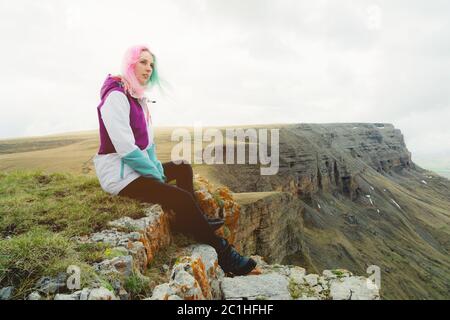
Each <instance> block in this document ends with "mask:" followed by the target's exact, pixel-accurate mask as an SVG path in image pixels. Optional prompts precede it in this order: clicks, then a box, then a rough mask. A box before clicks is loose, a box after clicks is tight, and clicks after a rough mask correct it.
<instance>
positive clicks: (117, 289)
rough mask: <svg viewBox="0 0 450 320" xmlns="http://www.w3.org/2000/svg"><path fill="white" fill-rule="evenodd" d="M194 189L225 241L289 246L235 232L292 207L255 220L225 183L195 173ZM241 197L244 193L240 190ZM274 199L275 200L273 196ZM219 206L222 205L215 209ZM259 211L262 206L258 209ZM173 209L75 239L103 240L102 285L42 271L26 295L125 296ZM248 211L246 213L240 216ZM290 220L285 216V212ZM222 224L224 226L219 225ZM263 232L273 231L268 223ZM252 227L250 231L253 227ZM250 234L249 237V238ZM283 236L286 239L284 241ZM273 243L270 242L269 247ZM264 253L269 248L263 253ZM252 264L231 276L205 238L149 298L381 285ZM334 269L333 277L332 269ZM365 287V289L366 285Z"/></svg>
mask: <svg viewBox="0 0 450 320" xmlns="http://www.w3.org/2000/svg"><path fill="white" fill-rule="evenodd" d="M195 182H196V194H197V197H198V200H199V203H200V205H201V206H202V207H203V208H204V211H205V213H206V214H208V215H211V216H217V215H218V214H219V212H222V213H223V215H224V217H223V218H225V220H226V223H225V226H224V227H223V228H222V230H220V232H221V233H222V234H223V235H224V236H226V237H227V238H228V239H229V241H232V242H235V245H236V246H241V247H242V248H243V249H244V250H246V251H250V250H261V247H260V246H261V245H263V246H264V245H268V244H270V243H278V245H279V247H278V249H279V250H282V248H284V247H285V246H288V242H283V241H281V239H282V235H281V234H280V235H278V236H276V237H271V236H269V237H267V236H264V235H263V234H262V233H261V237H259V238H258V237H256V238H253V240H248V243H244V242H242V237H240V233H242V232H243V230H247V229H248V225H247V226H246V227H245V228H243V227H242V226H241V224H243V223H245V224H248V223H253V225H254V226H255V230H256V229H258V228H259V229H261V226H263V227H265V228H267V229H270V228H271V226H270V223H272V222H276V221H284V220H286V219H285V218H287V217H288V215H292V217H294V216H295V214H296V213H297V211H298V209H299V208H297V207H293V208H285V209H286V210H283V211H284V212H285V214H284V217H283V216H281V215H282V213H281V215H280V211H279V210H278V211H277V210H275V208H276V207H272V208H270V207H269V208H266V209H267V210H266V214H265V215H261V217H259V218H260V219H259V220H258V217H256V218H257V219H256V220H255V221H253V222H251V221H250V220H246V219H242V216H241V215H240V213H241V205H240V204H239V203H238V202H236V201H235V199H234V198H233V196H232V194H231V193H230V192H229V190H228V189H227V188H223V187H222V188H218V189H216V188H213V186H212V185H211V184H210V183H209V182H208V181H207V180H206V179H204V178H201V177H200V176H198V175H196V176H195ZM286 197H287V198H289V197H292V195H290V194H288V193H280V192H274V193H271V194H267V195H266V197H262V199H264V198H267V203H272V204H273V205H275V206H278V205H280V204H281V203H282V202H283V201H285V200H286V199H287V198H286ZM244 198H245V201H244V200H243V202H244V204H245V203H246V201H247V203H255V205H256V206H259V205H260V201H258V200H257V199H255V198H254V197H251V196H247V197H244ZM241 200H242V197H241ZM277 201H278V202H277ZM219 208H224V210H219ZM263 210H264V209H263ZM171 215H172V212H164V210H162V208H161V206H159V205H152V206H150V207H149V208H148V209H147V210H146V216H145V217H143V218H140V219H131V218H129V217H123V218H121V219H118V220H115V221H111V222H110V223H109V224H108V225H109V227H110V229H107V230H103V231H101V232H97V233H94V234H91V235H89V236H86V237H78V238H74V240H75V241H77V242H79V243H84V244H86V243H103V244H105V245H107V246H108V248H107V249H106V252H105V253H107V255H108V256H110V258H109V259H106V260H104V261H102V262H100V263H95V264H94V266H93V267H94V270H95V272H96V273H97V274H98V275H99V276H101V278H102V279H108V285H109V286H110V288H107V287H106V286H105V285H104V283H102V281H101V280H100V281H99V280H95V281H94V282H93V283H92V284H91V285H90V286H88V287H85V288H83V289H82V290H77V291H73V292H67V293H59V292H61V291H63V292H64V291H67V288H65V281H66V278H67V275H65V276H64V275H62V276H64V277H59V276H58V277H57V278H55V279H53V278H49V277H46V278H43V279H41V281H40V282H39V283H38V285H37V288H38V290H37V291H35V292H33V293H32V294H30V296H29V297H28V299H29V300H40V299H42V298H43V297H42V296H41V294H43V295H44V296H45V297H49V296H52V295H53V297H54V299H55V300H117V299H129V298H130V295H129V293H128V292H126V290H125V285H124V281H125V280H126V279H127V278H129V277H131V276H133V275H134V276H137V277H143V278H145V276H144V275H143V274H144V273H145V270H146V268H147V266H148V264H149V263H150V262H151V261H152V259H154V257H155V255H156V254H157V252H158V251H159V250H160V249H161V248H163V247H164V246H167V245H169V244H170V243H171V242H172V237H171V233H170V221H171ZM246 217H247V218H251V216H250V215H248V216H246ZM288 220H289V219H288ZM223 229H226V231H224V230H223ZM266 231H267V232H266V235H272V234H273V233H271V232H269V231H268V230H266ZM253 233H254V232H251V234H253ZM250 238H251V237H249V238H248V239H250ZM288 241H289V240H288ZM271 248H274V247H273V246H272V247H271ZM268 254H269V252H268ZM253 258H254V259H255V260H256V261H257V263H258V265H257V268H255V270H253V271H252V273H251V274H250V275H247V276H243V277H234V278H230V277H228V276H226V275H225V274H224V272H223V270H222V269H221V268H220V266H219V264H218V258H217V253H216V251H215V250H214V249H213V248H212V247H210V246H208V245H201V244H197V245H190V246H188V247H186V248H181V251H180V254H179V256H178V258H177V260H176V262H175V264H174V265H173V267H172V269H171V270H168V275H169V277H168V279H170V280H169V282H167V283H162V284H159V285H158V286H156V287H155V288H154V290H153V292H152V295H151V296H150V297H148V299H149V300H212V299H214V300H218V299H227V300H228V299H229V300H235V299H245V300H255V299H283V300H290V299H379V297H380V295H379V290H378V288H376V287H370V283H369V282H368V280H367V279H366V278H362V277H353V275H352V274H351V273H350V272H348V271H346V270H344V271H339V272H336V273H333V272H332V271H325V272H324V273H323V275H321V276H318V275H314V274H308V275H306V271H305V269H303V268H301V267H298V266H292V265H290V266H282V265H269V264H267V263H266V262H265V261H264V259H263V258H262V257H260V256H253ZM336 274H338V275H339V276H336ZM366 287H367V288H366ZM60 289H63V290H60Z"/></svg>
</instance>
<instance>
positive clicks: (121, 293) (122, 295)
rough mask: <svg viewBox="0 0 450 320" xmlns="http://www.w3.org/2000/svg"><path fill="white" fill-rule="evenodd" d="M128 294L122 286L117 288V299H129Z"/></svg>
mask: <svg viewBox="0 0 450 320" xmlns="http://www.w3.org/2000/svg"><path fill="white" fill-rule="evenodd" d="M130 296H131V295H130V294H129V293H128V292H127V291H126V290H125V289H123V288H121V289H120V290H119V299H120V300H130Z"/></svg>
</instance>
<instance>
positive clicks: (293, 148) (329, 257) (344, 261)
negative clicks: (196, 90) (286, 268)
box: [210, 123, 450, 299]
mask: <svg viewBox="0 0 450 320" xmlns="http://www.w3.org/2000/svg"><path fill="white" fill-rule="evenodd" d="M210 177H211V179H212V180H214V181H215V182H216V183H223V184H226V185H227V186H229V187H230V189H231V190H232V191H233V192H235V198H236V200H237V201H238V203H240V204H242V210H241V216H240V226H239V230H238V235H237V239H238V243H239V244H240V245H241V246H242V247H243V248H244V249H245V250H244V251H248V252H258V254H261V255H263V256H265V257H267V258H268V261H269V262H271V263H285V264H296V265H301V266H303V267H305V268H306V269H307V270H308V271H310V272H320V271H322V270H324V269H328V268H334V267H336V266H339V267H344V268H346V269H348V270H351V271H353V272H356V273H359V274H363V273H364V272H365V270H366V268H367V267H368V266H369V265H378V266H379V267H380V268H381V275H382V287H381V292H382V296H383V297H386V298H397V299H406V298H420V299H427V298H438V299H439V298H441V299H442V298H448V292H449V287H448V283H449V279H450V272H448V270H450V268H449V267H450V260H449V258H448V257H449V255H448V254H449V248H450V241H449V240H450V237H449V234H450V230H449V225H450V224H449V222H450V218H449V216H450V215H449V213H450V181H449V180H448V179H445V178H443V177H441V176H439V175H437V174H435V173H433V172H429V171H427V170H424V169H422V168H420V167H419V166H417V165H416V164H415V163H414V162H413V161H412V159H411V153H410V152H409V151H408V149H407V147H406V145H405V142H404V137H403V135H402V133H401V132H400V130H398V129H396V128H394V127H393V125H390V124H370V123H365V124H361V123H351V124H299V125H288V126H283V127H282V128H281V130H280V171H279V174H278V175H276V176H260V175H259V167H258V166H257V165H253V166H249V165H219V166H214V167H213V168H212V170H210Z"/></svg>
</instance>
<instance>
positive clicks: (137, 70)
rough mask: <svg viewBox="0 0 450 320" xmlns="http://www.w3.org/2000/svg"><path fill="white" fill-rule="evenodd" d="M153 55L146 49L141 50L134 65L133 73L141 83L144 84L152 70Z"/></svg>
mask: <svg viewBox="0 0 450 320" xmlns="http://www.w3.org/2000/svg"><path fill="white" fill-rule="evenodd" d="M153 66H154V61H153V56H152V54H151V53H150V52H148V51H142V52H141V56H140V57H139V60H138V62H137V63H136V66H135V67H134V74H135V75H136V78H137V79H138V81H139V83H140V84H141V85H143V86H144V85H145V84H146V83H147V82H148V79H149V78H150V76H151V75H152V72H153Z"/></svg>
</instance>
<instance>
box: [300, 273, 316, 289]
mask: <svg viewBox="0 0 450 320" xmlns="http://www.w3.org/2000/svg"><path fill="white" fill-rule="evenodd" d="M304 279H305V282H306V283H307V284H309V285H310V286H311V287H314V286H316V285H317V284H318V283H319V276H318V275H317V274H308V275H307V276H305V278H304Z"/></svg>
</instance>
